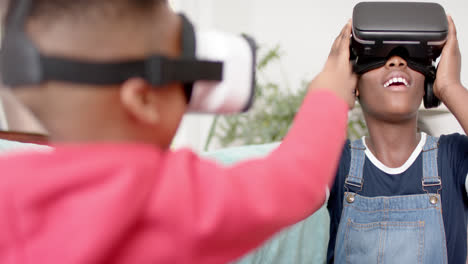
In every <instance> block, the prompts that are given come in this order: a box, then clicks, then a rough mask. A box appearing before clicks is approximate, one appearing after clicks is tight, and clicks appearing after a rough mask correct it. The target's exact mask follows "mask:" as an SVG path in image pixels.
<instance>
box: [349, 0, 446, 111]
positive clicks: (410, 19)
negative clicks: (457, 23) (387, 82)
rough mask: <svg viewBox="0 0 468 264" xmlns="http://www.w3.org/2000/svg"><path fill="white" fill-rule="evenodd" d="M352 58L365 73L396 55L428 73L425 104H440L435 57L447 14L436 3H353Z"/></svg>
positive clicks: (355, 68)
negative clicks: (435, 92)
mask: <svg viewBox="0 0 468 264" xmlns="http://www.w3.org/2000/svg"><path fill="white" fill-rule="evenodd" d="M352 35H353V37H352V39H351V47H350V49H351V52H350V53H351V60H352V61H353V64H354V71H355V72H356V73H357V74H362V73H365V72H368V71H371V70H373V69H376V68H379V67H382V66H384V65H385V63H386V61H387V60H388V59H389V58H390V57H391V56H393V55H398V56H401V57H402V58H404V59H405V60H406V61H407V63H408V67H410V68H411V69H413V70H415V71H418V72H420V73H422V74H423V75H424V76H425V77H426V80H425V85H424V86H425V87H424V89H425V96H424V106H425V107H426V108H433V107H437V106H439V105H440V100H439V99H438V98H437V97H436V96H435V95H434V92H433V85H434V80H435V77H436V67H435V62H436V59H437V58H438V57H439V56H440V54H441V52H442V49H443V47H444V45H445V42H446V41H447V36H448V22H447V15H446V14H445V11H444V9H443V7H442V6H440V5H439V4H436V3H411V2H362V3H359V4H357V5H356V6H355V7H354V11H353V33H352Z"/></svg>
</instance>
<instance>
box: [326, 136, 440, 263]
mask: <svg viewBox="0 0 468 264" xmlns="http://www.w3.org/2000/svg"><path fill="white" fill-rule="evenodd" d="M365 149H366V148H365V146H364V144H363V142H362V140H357V141H354V142H352V143H351V166H350V169H349V175H348V176H347V177H346V181H345V189H346V192H345V195H344V202H343V212H342V215H341V221H340V225H339V227H338V233H337V237H336V245H335V263H398V264H400V263H403V264H406V263H411V264H413V263H425V264H426V263H437V264H439V263H447V248H446V241H445V229H444V223H443V220H442V204H441V200H440V194H439V191H440V190H441V189H442V181H441V179H440V177H439V175H438V170H437V150H438V138H434V137H430V136H428V137H427V140H426V144H425V145H424V148H423V178H422V181H421V182H422V184H421V188H422V189H423V190H424V191H425V192H426V193H425V194H420V195H406V196H391V197H375V198H370V197H364V196H361V195H359V194H358V193H359V192H360V191H361V190H362V186H363V184H364V180H363V175H362V174H363V168H364V161H365V159H366V156H365Z"/></svg>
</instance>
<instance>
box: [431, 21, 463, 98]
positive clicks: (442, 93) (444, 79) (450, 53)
mask: <svg viewBox="0 0 468 264" xmlns="http://www.w3.org/2000/svg"><path fill="white" fill-rule="evenodd" d="M447 20H448V25H449V32H448V38H447V43H446V44H445V47H444V49H443V50H442V55H441V58H440V62H439V66H438V69H437V76H436V80H435V83H434V94H435V95H436V96H437V97H438V98H439V99H441V100H442V101H443V102H445V99H446V96H447V93H450V91H451V90H453V89H457V88H460V87H462V85H461V81H460V71H461V54H460V48H459V47H458V39H457V29H456V27H455V24H454V23H453V20H452V17H451V16H447Z"/></svg>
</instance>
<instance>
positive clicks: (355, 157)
mask: <svg viewBox="0 0 468 264" xmlns="http://www.w3.org/2000/svg"><path fill="white" fill-rule="evenodd" d="M350 146H351V164H350V166H349V173H348V175H347V176H346V180H345V188H346V189H347V190H349V188H350V187H354V188H352V189H356V188H357V191H356V192H359V191H361V190H362V185H363V182H364V180H363V178H362V174H363V170H364V161H365V160H366V153H365V151H366V147H365V146H364V143H363V142H362V139H358V140H355V141H353V142H351V144H350Z"/></svg>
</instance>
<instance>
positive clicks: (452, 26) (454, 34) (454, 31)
mask: <svg viewBox="0 0 468 264" xmlns="http://www.w3.org/2000/svg"><path fill="white" fill-rule="evenodd" d="M447 21H448V26H449V37H452V38H454V37H455V38H456V37H457V27H456V26H455V23H454V22H453V18H452V16H450V15H448V16H447Z"/></svg>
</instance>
